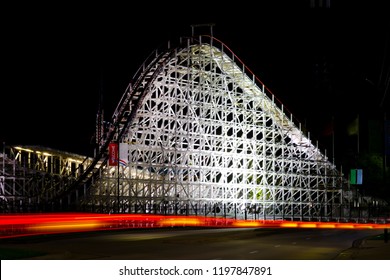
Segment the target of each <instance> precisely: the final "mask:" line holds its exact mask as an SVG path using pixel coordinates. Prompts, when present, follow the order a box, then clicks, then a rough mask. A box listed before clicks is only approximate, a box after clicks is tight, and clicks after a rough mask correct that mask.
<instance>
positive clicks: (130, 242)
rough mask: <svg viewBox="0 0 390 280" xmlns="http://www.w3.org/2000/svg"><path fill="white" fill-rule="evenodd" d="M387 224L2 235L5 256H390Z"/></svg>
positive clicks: (0, 245)
mask: <svg viewBox="0 0 390 280" xmlns="http://www.w3.org/2000/svg"><path fill="white" fill-rule="evenodd" d="M383 233H384V231H383V230H369V229H364V230H340V229H270V228H267V229H257V228H256V229H253V228H242V229H237V228H224V229H210V228H207V229H200V228H195V229H194V228H180V227H179V228H176V227H172V228H165V229H132V230H117V231H104V232H88V233H69V234H52V235H40V236H30V237H23V238H13V239H3V240H1V241H0V258H1V259H2V260H34V259H40V260H52V259H57V260H87V259H90V260H99V259H100V260H109V259H111V260H115V259H116V260H123V259H138V260H153V259H173V260H175V259H177V260H191V259H192V260H207V259H238V260H244V259H248V260H249V259H252V260H254V259H267V260H268V259H269V260H342V259H360V260H370V259H371V260H372V259H378V260H390V243H389V242H385V240H384V234H383Z"/></svg>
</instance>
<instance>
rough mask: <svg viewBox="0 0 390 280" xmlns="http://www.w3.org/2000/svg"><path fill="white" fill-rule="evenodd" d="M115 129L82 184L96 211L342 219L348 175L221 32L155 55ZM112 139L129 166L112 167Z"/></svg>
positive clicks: (128, 94)
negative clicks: (219, 36) (109, 156)
mask: <svg viewBox="0 0 390 280" xmlns="http://www.w3.org/2000/svg"><path fill="white" fill-rule="evenodd" d="M111 124H112V125H111V126H110V127H108V128H105V129H103V128H102V127H98V130H99V131H105V132H102V133H101V138H99V139H98V143H99V144H100V148H99V150H98V151H97V155H96V160H95V161H94V164H93V165H92V166H91V167H90V168H89V169H87V172H86V175H85V176H84V178H83V180H84V181H83V182H84V183H85V182H87V181H88V182H89V183H88V185H89V187H90V188H89V192H90V193H89V194H90V195H89V196H88V197H87V199H85V201H83V204H84V205H85V206H87V207H92V206H93V207H96V208H97V209H100V211H104V212H107V211H120V212H142V213H172V214H176V213H177V214H180V213H182V214H183V213H186V214H199V215H218V216H222V215H223V216H229V217H233V216H234V217H237V216H238V217H244V216H245V217H247V216H248V215H249V216H248V217H254V218H265V219H281V218H283V219H287V218H291V219H327V218H332V216H333V215H334V216H339V215H340V213H339V212H338V211H340V209H341V208H339V207H340V205H341V201H342V189H343V185H344V184H345V181H344V179H343V177H342V174H341V173H340V172H338V170H337V169H336V167H335V166H334V165H333V164H332V163H331V162H329V160H328V158H327V157H326V156H325V155H324V154H323V153H322V152H321V151H320V150H319V149H318V146H316V145H313V144H312V142H311V140H310V138H309V137H308V136H307V135H305V133H304V132H303V131H302V129H301V127H300V125H299V124H296V123H295V122H294V121H293V117H292V115H291V114H289V113H288V112H285V111H284V108H283V105H282V104H280V102H277V100H276V99H275V97H274V96H273V94H272V93H271V92H270V91H269V90H268V89H267V88H266V87H265V86H264V84H262V83H261V82H260V81H259V80H258V79H257V78H256V77H255V75H254V74H253V73H251V72H250V71H249V70H248V69H247V68H246V67H245V65H244V64H243V63H242V62H241V61H240V60H239V59H238V58H237V57H236V56H235V55H234V54H233V52H231V51H230V50H229V48H228V47H227V46H226V45H224V44H223V43H222V42H220V41H219V40H217V39H216V38H214V37H212V36H199V37H191V38H188V39H181V40H180V42H179V43H178V44H177V46H175V47H171V45H169V44H168V47H167V49H165V50H162V51H160V50H156V51H155V52H153V54H152V55H151V56H150V57H149V58H148V59H147V60H146V61H145V63H144V64H143V65H142V67H141V68H140V70H139V71H138V72H137V73H136V75H135V76H134V79H133V80H132V81H131V82H130V84H129V86H128V88H127V89H126V91H125V93H124V95H123V97H122V99H121V100H120V102H119V104H118V107H117V109H116V110H115V112H114V114H113V117H112V121H111ZM99 125H100V124H99ZM113 142H116V143H119V144H120V145H118V146H119V147H120V151H119V158H120V159H122V164H115V165H110V164H109V162H108V159H107V151H108V148H109V145H110V143H113ZM97 163H99V166H100V167H99V168H98V169H97V168H96V167H95V164H97ZM91 178H92V179H91ZM91 182H92V183H91Z"/></svg>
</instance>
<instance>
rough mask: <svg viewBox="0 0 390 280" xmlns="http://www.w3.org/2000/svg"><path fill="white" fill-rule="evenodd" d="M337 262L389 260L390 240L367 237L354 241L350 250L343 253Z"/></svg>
mask: <svg viewBox="0 0 390 280" xmlns="http://www.w3.org/2000/svg"><path fill="white" fill-rule="evenodd" d="M336 259H337V260H390V240H388V241H387V242H385V240H384V236H383V235H381V236H377V237H373V236H369V237H367V238H364V239H360V240H355V241H354V242H353V244H352V246H351V248H349V249H347V250H345V251H343V252H341V253H340V255H339V256H338V257H337V258H336Z"/></svg>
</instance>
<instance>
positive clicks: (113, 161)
mask: <svg viewBox="0 0 390 280" xmlns="http://www.w3.org/2000/svg"><path fill="white" fill-rule="evenodd" d="M118 159H119V155H118V144H117V143H110V145H109V146H108V165H109V166H116V165H118Z"/></svg>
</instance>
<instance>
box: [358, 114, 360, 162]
mask: <svg viewBox="0 0 390 280" xmlns="http://www.w3.org/2000/svg"><path fill="white" fill-rule="evenodd" d="M359 138H360V117H359V114H358V115H357V153H358V156H359V153H360V147H359V146H360V143H359V140H360V139H359Z"/></svg>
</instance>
